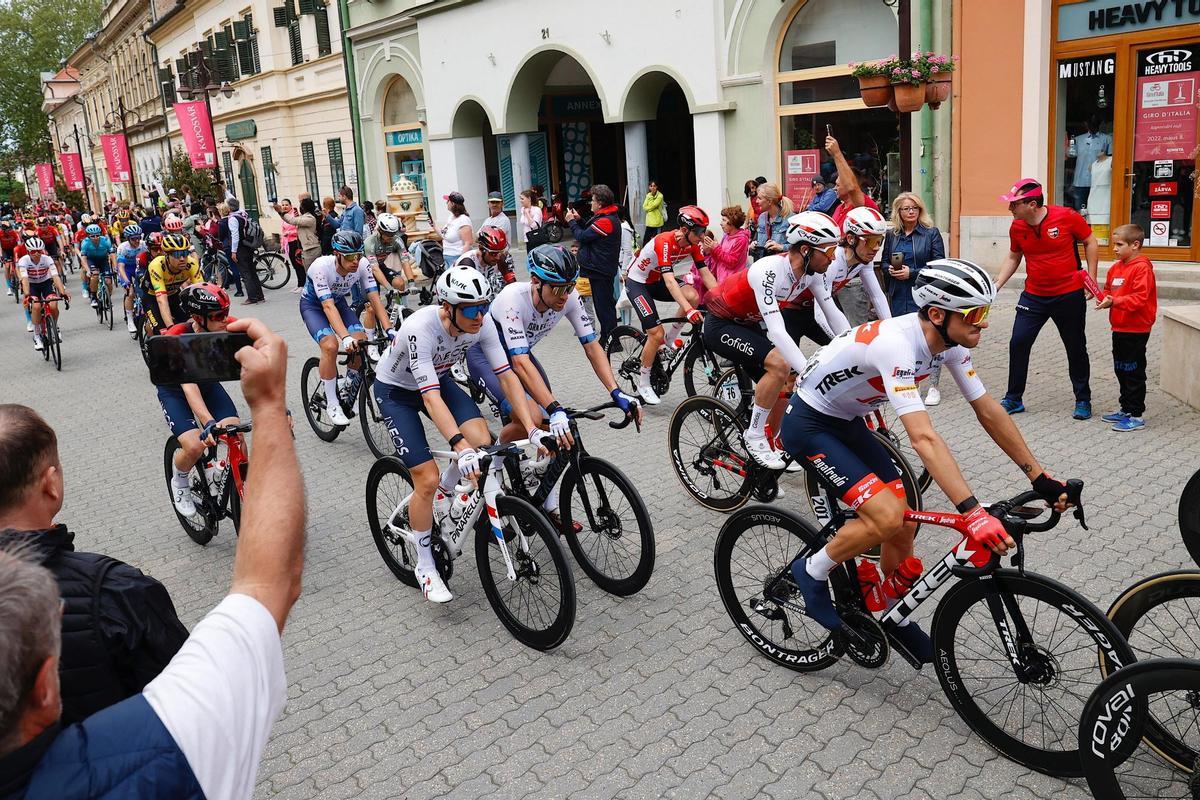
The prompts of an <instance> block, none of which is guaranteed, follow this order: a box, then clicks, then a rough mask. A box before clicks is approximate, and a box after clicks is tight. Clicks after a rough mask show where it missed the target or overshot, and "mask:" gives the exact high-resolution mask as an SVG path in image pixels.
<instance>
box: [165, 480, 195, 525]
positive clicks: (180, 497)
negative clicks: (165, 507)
mask: <svg viewBox="0 0 1200 800" xmlns="http://www.w3.org/2000/svg"><path fill="white" fill-rule="evenodd" d="M171 502H173V503H174V504H175V510H176V511H178V512H179V513H180V514H181V515H182V516H185V517H190V516H192V515H194V514H195V513H196V504H195V503H194V502H193V501H192V487H191V486H190V485H189V486H177V485H175V484H174V483H172V484H171Z"/></svg>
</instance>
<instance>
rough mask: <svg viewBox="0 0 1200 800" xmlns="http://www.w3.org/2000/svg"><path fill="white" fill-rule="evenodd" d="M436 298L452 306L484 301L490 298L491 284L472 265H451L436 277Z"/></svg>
mask: <svg viewBox="0 0 1200 800" xmlns="http://www.w3.org/2000/svg"><path fill="white" fill-rule="evenodd" d="M437 298H438V300H440V301H441V302H443V303H449V304H450V305H452V306H457V305H468V306H469V305H476V304H479V303H486V302H488V301H489V300H491V299H492V284H491V283H490V282H489V281H488V279H487V278H485V277H483V273H481V272H480V271H479V270H477V269H475V268H474V267H451V268H450V269H448V270H446V271H445V272H443V273H442V275H441V277H440V278H438V281H437Z"/></svg>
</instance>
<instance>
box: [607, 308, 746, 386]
mask: <svg viewBox="0 0 1200 800" xmlns="http://www.w3.org/2000/svg"><path fill="white" fill-rule="evenodd" d="M677 323H678V324H684V325H685V327H684V329H683V331H681V333H680V338H681V339H682V340H683V342H684V344H683V345H682V346H681V347H675V346H674V343H673V342H666V343H664V344H663V346H662V347H661V348H659V350H658V352H657V353H656V354H655V355H654V364H653V365H652V366H651V367H650V387H651V388H652V389H654V392H655V394H657V395H658V396H659V397H663V396H665V395H666V393H667V392H668V391H670V389H671V381H672V379H673V378H674V375H675V372H676V371H677V370H678V369H679V368H680V367H683V384H684V388H685V389H686V390H687V393H688V396H689V397H694V396H696V395H698V394H709V393H711V391H712V388H713V386H715V385H716V383H717V380H718V379H719V378H720V376H721V373H723V372H724V371H725V368H726V367H727V366H728V365H729V362H728V361H725V360H722V359H721V358H719V357H718V356H717V355H716V354H715V353H713V352H711V351H710V350H709V349H708V348H707V347H705V346H704V341H703V339H702V338H701V326H700V325H699V324H696V323H691V322H688V321H687V320H686V319H685V318H683V317H669V318H667V319H664V320H661V324H662V325H663V326H665V327H670V326H671V325H674V324H677ZM645 344H646V334H644V333H642V332H641V331H639V330H638V329H637V328H634V327H632V326H630V325H618V326H617V327H616V328H614V329H613V332H612V334H611V335H610V336H609V339H608V347H607V348H606V352H607V353H608V363H609V366H611V367H612V371H613V375H614V376H615V377H616V379H617V382H618V383H619V384H620V385H621V387H622V389H624V390H625V391H626V392H627V393H629V394H632V395H636V394H637V387H638V383H640V382H641V371H642V348H643V347H645Z"/></svg>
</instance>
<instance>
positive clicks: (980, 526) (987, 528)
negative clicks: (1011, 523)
mask: <svg viewBox="0 0 1200 800" xmlns="http://www.w3.org/2000/svg"><path fill="white" fill-rule="evenodd" d="M963 519H964V520H966V523H967V536H968V537H969V538H970V539H971V541H973V542H975V543H976V544H980V545H983V546H984V547H986V548H988V549H989V550H993V551H994V550H995V549H996V548H997V547H1000V546H1002V545H1004V544H1005V541H1004V540H1005V537H1007V536H1008V532H1007V531H1006V530H1004V524H1003V523H1002V522H1000V520H998V519H996V518H995V517H993V516H992V515H991V514H989V513H988V512H987V509H986V508H984V507H983V506H975V508H973V509H971V511H970V512H969V513H967V514H965V515H964V516H963Z"/></svg>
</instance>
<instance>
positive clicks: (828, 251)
mask: <svg viewBox="0 0 1200 800" xmlns="http://www.w3.org/2000/svg"><path fill="white" fill-rule="evenodd" d="M837 249H838V246H837V245H836V244H831V245H829V247H814V248H812V251H813V252H814V253H824V254H825V258H827V259H828V260H830V261H833V259H834V258H835V257H837Z"/></svg>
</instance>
